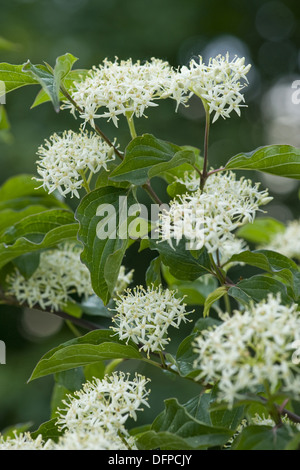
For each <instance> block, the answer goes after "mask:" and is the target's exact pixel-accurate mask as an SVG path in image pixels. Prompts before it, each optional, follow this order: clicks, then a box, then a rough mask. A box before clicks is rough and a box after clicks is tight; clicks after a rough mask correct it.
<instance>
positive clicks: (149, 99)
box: [64, 58, 174, 126]
mask: <svg viewBox="0 0 300 470" xmlns="http://www.w3.org/2000/svg"><path fill="white" fill-rule="evenodd" d="M173 75H174V71H173V70H172V68H171V67H170V65H169V64H168V62H165V61H162V60H160V59H155V58H152V59H151V61H150V62H149V61H146V62H145V63H141V62H140V61H138V62H135V63H134V62H133V61H132V59H128V60H121V61H119V60H118V58H116V59H115V61H114V62H111V61H109V60H107V59H105V60H104V61H103V63H102V64H100V65H99V67H93V69H92V70H90V72H89V74H88V76H87V77H86V79H85V80H84V81H82V82H77V83H74V89H73V90H72V92H71V94H72V98H73V100H74V101H75V102H76V103H77V105H78V106H79V107H80V108H81V110H82V112H81V113H80V117H81V118H82V119H84V121H85V122H90V124H91V125H92V126H94V120H95V119H96V118H100V117H104V118H107V119H108V120H112V121H113V123H114V125H115V126H118V120H119V116H120V115H124V116H126V115H127V116H129V117H131V116H132V115H134V116H136V117H141V116H143V115H144V112H145V110H146V109H147V108H148V107H149V106H157V104H156V103H155V101H156V100H158V99H161V98H165V94H166V90H168V88H169V83H170V79H171V77H172V76H173ZM64 107H70V108H71V111H72V112H74V107H73V106H72V105H70V104H68V103H66V104H65V105H64ZM101 108H103V110H102V109H101ZM98 111H100V113H99V112H98Z"/></svg>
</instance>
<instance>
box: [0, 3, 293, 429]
mask: <svg viewBox="0 0 300 470" xmlns="http://www.w3.org/2000/svg"><path fill="white" fill-rule="evenodd" d="M299 20H300V5H299V1H297V0H286V1H261V0H252V1H251V2H249V1H247V0H228V1H226V2H222V1H220V0H152V1H151V2H149V1H146V0H7V1H5V0H2V1H1V9H0V31H1V33H0V35H1V37H2V38H4V39H6V40H7V41H10V43H6V42H5V41H2V40H0V52H1V60H0V61H1V62H10V63H13V64H21V63H24V62H26V60H27V59H30V60H31V62H33V63H41V62H42V61H44V60H45V61H46V62H48V63H50V64H54V62H55V59H56V57H57V56H59V55H62V54H64V53H66V52H70V53H72V54H74V55H75V56H76V57H78V58H79V61H78V62H77V64H76V68H91V67H92V65H98V64H99V63H100V62H101V61H102V60H103V59H104V58H105V57H108V58H109V59H112V60H113V59H114V57H115V56H117V57H119V58H120V59H127V58H129V57H132V58H133V59H141V60H143V59H150V58H151V57H158V58H162V59H165V60H168V61H169V62H170V63H171V64H172V65H173V66H178V65H183V64H187V63H188V62H189V60H190V59H191V58H192V57H196V56H198V55H199V54H200V55H202V56H203V57H204V59H206V60H208V58H209V57H211V56H215V55H217V54H219V53H223V54H225V53H226V52H227V51H229V52H230V54H231V56H232V57H233V56H234V54H237V55H239V56H244V57H245V58H246V62H247V63H249V62H250V63H251V64H252V69H251V72H250V73H249V81H250V84H249V86H248V88H247V90H246V92H245V97H246V102H247V104H248V107H247V108H244V109H243V110H242V118H238V117H237V116H232V117H231V118H230V119H228V120H226V121H223V120H222V119H221V118H220V119H219V120H218V121H217V122H216V123H215V124H214V125H213V127H212V130H211V138H210V147H209V154H210V163H211V165H212V166H216V165H220V164H222V163H224V162H225V161H226V160H227V159H228V158H229V157H231V156H233V155H235V154H237V153H239V152H241V151H246V152H247V151H251V150H253V149H255V148H256V147H259V146H262V145H267V144H272V143H288V144H292V145H295V146H298V147H299V146H300V132H299V131H300V104H299V105H296V104H293V101H292V94H293V92H294V91H295V90H294V89H293V88H292V83H293V81H294V80H297V79H299V78H300V71H299V68H300V49H299V47H300V25H299ZM37 91H38V88H37V87H35V86H33V87H25V88H21V89H19V90H17V91H15V92H13V93H12V94H9V95H8V96H7V100H6V101H7V103H6V110H7V113H8V117H9V121H10V124H11V132H10V134H9V135H8V134H5V135H2V136H1V135H0V163H1V172H0V183H2V182H3V181H4V180H5V179H6V178H8V177H10V176H12V175H15V174H17V173H22V172H26V173H35V160H36V151H37V148H38V146H39V145H40V144H41V143H42V142H43V140H44V139H45V138H47V137H49V135H50V134H52V133H53V132H55V131H61V130H64V129H70V128H72V129H74V130H76V129H78V126H79V122H78V121H75V120H74V119H73V118H72V117H71V116H70V114H69V113H68V112H61V113H59V114H58V115H57V114H55V112H54V111H53V108H52V106H51V105H50V104H45V105H43V106H40V107H38V108H34V109H30V106H31V104H32V103H33V101H34V98H35V95H36V94H37ZM174 111H175V103H174V102H172V100H166V101H165V102H162V103H161V104H160V106H159V108H150V110H149V111H148V112H147V115H148V119H144V118H142V119H140V120H139V121H138V122H137V130H138V132H139V133H143V132H150V133H153V134H155V135H156V136H157V137H159V138H161V139H165V140H169V141H172V142H174V143H176V144H178V145H185V144H189V145H194V146H197V147H200V148H201V147H202V141H203V134H204V129H203V127H204V125H203V112H202V109H201V106H200V104H199V102H198V101H197V100H192V101H191V105H190V107H189V108H183V107H182V108H180V109H179V111H178V113H175V112H174ZM101 125H102V128H103V130H104V132H105V133H106V134H107V135H108V136H109V137H110V138H111V139H113V138H114V137H115V136H117V137H118V141H119V142H120V144H121V145H122V146H124V145H126V143H127V141H128V139H129V135H128V130H127V127H126V125H125V123H123V124H120V128H119V130H118V131H117V130H116V129H115V128H114V126H113V124H112V123H106V122H104V121H101ZM254 176H255V179H256V180H259V178H260V176H259V175H254ZM262 185H263V186H267V187H269V188H270V190H271V193H272V195H273V196H274V197H275V201H274V202H273V203H272V204H271V205H270V206H269V209H268V213H269V215H270V216H273V217H275V218H278V219H279V220H283V221H287V220H290V219H292V218H295V217H299V213H300V211H299V202H298V201H299V200H298V197H297V192H298V183H297V182H295V181H293V180H286V179H278V178H273V177H264V178H263V179H262ZM155 186H156V189H157V190H158V191H159V192H160V191H163V189H161V187H160V184H159V183H158V182H155ZM149 256H150V255H149ZM141 259H142V258H140V257H138V255H137V253H136V251H134V249H133V250H131V251H130V253H129V254H128V256H127V258H126V264H127V265H128V267H129V266H130V267H132V266H133V267H134V268H135V269H136V278H135V281H139V280H140V279H143V276H144V270H145V265H146V263H145V260H144V258H143V262H142V263H141ZM40 323H41V325H40ZM187 331H188V330H187V329H185V330H184V331H183V332H182V335H183V336H184V334H185V333H186V332H187ZM70 337H71V333H70V332H69V330H68V329H67V328H66V326H65V325H63V324H62V323H61V322H60V321H57V320H56V319H53V318H52V317H51V318H49V317H48V316H47V317H45V318H41V316H40V315H39V316H36V315H35V313H34V312H22V311H21V310H19V309H13V308H9V307H1V310H0V339H2V340H4V341H5V342H6V346H7V364H6V365H0V429H2V428H4V427H5V426H7V425H9V424H16V423H18V422H26V421H32V422H33V423H34V425H33V427H34V428H36V427H37V425H38V424H39V423H40V422H43V421H45V420H47V419H48V418H49V410H50V405H49V402H50V397H51V391H52V386H53V379H52V378H51V377H50V378H45V379H41V380H38V381H37V382H33V383H30V384H28V385H27V384H26V381H27V379H28V377H29V376H30V373H31V371H32V368H33V366H34V365H35V364H36V362H37V361H38V360H39V358H40V357H41V355H42V354H44V353H45V352H46V351H47V350H49V349H50V348H51V347H53V346H55V345H57V344H59V342H61V341H63V340H65V339H67V338H70ZM176 338H177V339H176V341H177V342H178V341H179V339H180V338H178V337H176ZM176 341H175V343H174V345H173V346H172V347H173V348H174V347H175V344H176ZM135 366H136V365H135V364H132V365H131V367H132V369H134V368H135ZM152 379H153V380H152V384H151V388H152V389H153V390H154V389H155V388H158V389H159V394H160V395H159V398H164V397H166V396H171V395H175V396H177V397H179V399H180V400H181V401H183V402H184V401H187V400H188V399H189V398H191V397H192V396H193V395H194V394H195V393H196V392H197V387H194V386H191V387H190V388H189V389H187V388H185V387H183V384H182V383H181V382H180V381H175V383H173V382H170V381H169V378H168V377H161V374H159V375H157V376H156V375H155V374H154V375H153V376H152ZM155 397H156V395H154V398H151V399H150V404H151V406H152V408H151V411H146V412H145V414H144V415H143V418H142V421H144V422H147V421H150V420H151V417H153V416H154V415H156V414H157V413H158V412H159V411H160V410H161V409H162V403H161V401H160V400H157V399H156V398H155Z"/></svg>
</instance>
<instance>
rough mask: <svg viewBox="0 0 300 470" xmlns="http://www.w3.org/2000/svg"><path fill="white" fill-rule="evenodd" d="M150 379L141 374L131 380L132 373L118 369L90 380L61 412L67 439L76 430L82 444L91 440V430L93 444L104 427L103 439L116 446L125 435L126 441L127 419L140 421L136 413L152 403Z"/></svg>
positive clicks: (70, 396)
mask: <svg viewBox="0 0 300 470" xmlns="http://www.w3.org/2000/svg"><path fill="white" fill-rule="evenodd" d="M148 382H149V379H146V378H145V377H144V376H142V375H140V374H137V373H136V374H135V377H134V378H133V380H130V374H125V373H124V372H114V373H113V374H112V375H110V376H105V377H104V378H103V379H102V380H100V379H94V381H93V382H90V381H88V382H86V383H85V384H84V385H83V388H82V390H79V391H78V392H75V393H74V396H73V395H69V396H68V399H67V400H65V401H63V403H64V404H65V406H66V407H65V409H64V410H59V412H58V414H59V418H58V420H57V426H58V427H59V428H60V429H62V430H64V429H67V434H66V437H65V438H64V439H67V441H69V440H71V439H72V434H71V435H69V434H68V433H76V434H77V436H78V439H79V443H80V441H83V440H84V439H85V440H86V441H88V440H89V438H88V436H87V435H88V434H90V433H91V434H92V435H93V434H94V437H93V436H92V441H89V444H90V445H93V444H92V443H93V441H95V440H96V437H95V434H96V433H98V431H99V430H100V432H102V431H103V433H102V434H103V438H105V439H106V440H107V441H111V443H112V445H114V446H116V445H117V446H120V445H121V443H120V442H119V443H118V442H117V441H118V440H119V439H118V436H120V435H121V436H123V437H124V438H126V441H127V439H128V438H129V434H128V431H127V430H126V428H125V426H124V425H125V422H126V421H127V419H128V418H129V417H130V418H133V419H134V420H136V418H137V416H136V412H137V411H141V410H143V408H142V406H143V405H146V406H149V405H148V395H149V393H150V391H149V390H146V385H147V383H148ZM85 436H86V437H85ZM100 437H101V434H100ZM73 442H74V441H73ZM131 444H132V441H131ZM76 445H77V444H76ZM78 445H79V444H78ZM102 445H104V444H102ZM117 448H120V447H117ZM121 448H122V447H121Z"/></svg>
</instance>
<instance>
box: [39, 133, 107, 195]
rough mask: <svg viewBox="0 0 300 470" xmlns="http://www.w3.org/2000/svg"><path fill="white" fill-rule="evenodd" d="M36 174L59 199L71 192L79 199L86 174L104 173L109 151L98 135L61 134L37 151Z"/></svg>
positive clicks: (45, 187)
mask: <svg viewBox="0 0 300 470" xmlns="http://www.w3.org/2000/svg"><path fill="white" fill-rule="evenodd" d="M37 155H38V156H39V158H40V159H39V160H38V161H37V172H38V174H39V175H40V176H41V178H34V179H36V181H41V182H42V186H43V188H44V189H45V190H46V191H48V193H49V194H50V193H52V192H53V191H55V190H58V191H59V193H60V194H61V195H62V196H64V197H65V196H66V195H67V194H69V193H71V196H72V197H73V196H74V195H75V196H76V197H77V198H79V192H78V191H79V190H80V189H81V188H82V186H83V184H84V178H85V175H86V173H87V172H89V174H94V173H97V172H98V171H99V170H100V169H101V168H104V169H105V170H107V163H108V162H109V161H111V160H114V158H115V157H114V154H113V150H112V148H111V147H110V146H109V145H108V144H107V143H106V142H104V141H103V140H102V139H101V138H100V137H99V136H98V135H96V134H93V133H88V132H84V131H83V130H81V131H80V132H79V133H76V132H73V131H71V130H70V131H65V132H64V133H63V134H62V135H58V134H53V135H52V136H51V137H50V139H49V140H46V141H45V143H44V145H41V146H40V147H39V149H38V152H37Z"/></svg>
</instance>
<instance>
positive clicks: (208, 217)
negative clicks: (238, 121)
mask: <svg viewBox="0 0 300 470" xmlns="http://www.w3.org/2000/svg"><path fill="white" fill-rule="evenodd" d="M189 182H190V180H189ZM258 188H259V183H256V184H255V185H254V186H252V181H251V180H247V179H245V178H243V177H242V178H240V179H238V180H237V179H236V175H235V174H234V173H233V172H225V173H215V174H212V175H211V176H209V177H208V179H207V181H206V184H205V187H204V189H203V191H201V190H200V189H198V190H196V191H194V192H193V193H186V194H184V195H182V196H180V197H179V198H178V199H174V200H172V201H171V203H170V209H169V211H165V212H163V213H162V214H161V216H160V221H159V222H158V227H157V230H158V232H159V234H160V238H161V240H167V241H168V242H169V243H170V245H171V246H173V245H172V241H173V240H175V241H176V243H179V241H180V240H181V239H182V238H183V237H185V239H186V240H187V241H188V242H189V247H190V248H192V249H194V250H199V249H201V248H202V247H203V246H205V247H206V248H207V251H208V252H209V253H214V252H216V251H217V250H220V251H221V253H222V247H223V246H226V243H229V242H234V240H235V237H234V234H233V233H232V232H234V230H236V229H237V228H238V227H239V226H241V225H243V224H245V223H247V222H253V220H254V218H255V214H256V212H257V211H259V210H261V209H259V206H261V205H265V204H267V203H268V202H270V201H271V200H272V198H271V197H269V196H268V191H267V190H263V191H259V189H258ZM227 251H228V250H227Z"/></svg>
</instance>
